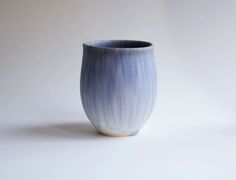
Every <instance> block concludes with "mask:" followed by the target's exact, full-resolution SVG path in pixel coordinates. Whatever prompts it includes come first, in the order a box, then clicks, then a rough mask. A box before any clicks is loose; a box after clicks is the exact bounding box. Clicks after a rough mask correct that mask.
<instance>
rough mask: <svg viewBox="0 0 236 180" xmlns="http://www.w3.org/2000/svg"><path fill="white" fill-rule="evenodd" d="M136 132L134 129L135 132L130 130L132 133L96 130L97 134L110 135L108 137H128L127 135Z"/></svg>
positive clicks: (133, 134) (132, 134)
mask: <svg viewBox="0 0 236 180" xmlns="http://www.w3.org/2000/svg"><path fill="white" fill-rule="evenodd" d="M138 132H139V131H135V132H132V133H127V134H124V133H111V132H105V131H101V130H98V133H99V134H101V135H104V136H110V137H128V136H135V135H136V134H138Z"/></svg>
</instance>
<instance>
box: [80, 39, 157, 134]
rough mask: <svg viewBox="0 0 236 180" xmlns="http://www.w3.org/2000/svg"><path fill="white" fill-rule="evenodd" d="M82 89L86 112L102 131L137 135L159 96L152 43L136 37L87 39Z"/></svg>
mask: <svg viewBox="0 0 236 180" xmlns="http://www.w3.org/2000/svg"><path fill="white" fill-rule="evenodd" d="M80 91H81V99H82V104H83V107H84V110H85V113H86V115H87V116H88V118H89V120H90V121H91V123H92V124H93V125H94V126H95V128H96V129H97V130H98V131H99V132H100V133H102V134H105V135H110V136H128V135H135V134H136V133H137V132H138V131H139V130H140V129H141V127H142V126H143V125H144V123H145V122H146V120H147V119H148V117H149V115H150V113H151V111H152V109H153V107H154V104H155V100H156V93H157V76H156V65H155V59H154V54H153V46H152V44H151V43H148V42H144V41H132V40H109V41H93V42H88V43H84V44H83V61H82V70H81V79H80Z"/></svg>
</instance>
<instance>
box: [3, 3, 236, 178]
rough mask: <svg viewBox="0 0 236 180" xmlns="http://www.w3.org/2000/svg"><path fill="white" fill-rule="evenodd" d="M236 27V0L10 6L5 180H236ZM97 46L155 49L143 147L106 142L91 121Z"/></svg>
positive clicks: (137, 142)
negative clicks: (91, 62) (82, 87)
mask: <svg viewBox="0 0 236 180" xmlns="http://www.w3.org/2000/svg"><path fill="white" fill-rule="evenodd" d="M235 19H236V1H233V0H225V1H223V0H221V1H218V0H214V1H213V0H198V1H197V0H178V1H176V0H145V1H144V0H117V1H115V0H93V1H92V0H67V1H62V0H57V1H56V0H47V1H46V0H20V1H19V0H0V123H1V124H0V179H4V180H14V179H24V180H27V179H44V180H45V179H50V180H51V179H57V180H60V179H63V180H64V179H70V180H72V179H76V180H78V179H83V180H84V179H97V180H98V179H102V180H106V179H117V180H118V179H119V180H120V179H128V178H129V179H136V180H137V179H140V180H141V179H142V180H143V179H150V180H152V179H153V180H154V179H155V180H156V179H158V178H159V179H162V180H165V179H181V180H184V179H186V180H189V179H191V180H195V179H196V180H198V179H201V180H203V179H206V180H209V179H222V180H223V179H227V180H230V179H236V174H235V167H236V154H235V152H236V123H235V118H236V111H235V107H236V96H235V91H236V82H235V77H236V71H235V67H236V50H235V47H236V34H235V33H236V20H235ZM94 39H139V40H146V41H150V42H153V43H154V44H155V51H156V52H155V53H156V57H157V67H158V78H159V87H158V89H159V95H158V103H157V105H156V108H155V110H154V112H153V113H152V116H151V118H150V119H149V121H148V122H147V124H146V125H145V127H144V128H143V130H142V132H141V133H140V134H139V135H138V136H135V137H132V138H109V137H103V136H97V135H96V134H95V130H94V128H93V127H92V126H91V125H90V123H89V122H88V119H87V118H86V116H85V113H84V111H83V108H82V105H81V100H80V93H79V80H80V68H81V60H82V43H83V42H84V41H89V40H94ZM144 91H145V89H144Z"/></svg>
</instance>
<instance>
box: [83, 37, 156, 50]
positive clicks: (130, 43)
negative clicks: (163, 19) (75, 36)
mask: <svg viewBox="0 0 236 180" xmlns="http://www.w3.org/2000/svg"><path fill="white" fill-rule="evenodd" d="M83 46H84V47H88V48H93V49H101V50H102V49H103V50H125V51H127V50H128V51H130V50H146V49H152V48H153V44H152V43H151V42H148V41H142V40H125V39H124V40H123V39H120V40H94V41H88V42H84V43H83Z"/></svg>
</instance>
